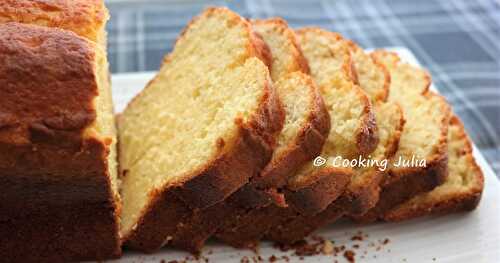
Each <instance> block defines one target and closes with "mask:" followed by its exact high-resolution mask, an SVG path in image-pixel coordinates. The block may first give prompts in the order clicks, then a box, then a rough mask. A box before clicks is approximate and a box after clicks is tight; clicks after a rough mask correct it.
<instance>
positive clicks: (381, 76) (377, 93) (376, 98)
mask: <svg viewBox="0 0 500 263" xmlns="http://www.w3.org/2000/svg"><path fill="white" fill-rule="evenodd" d="M345 41H346V42H347V44H348V45H349V49H350V50H351V54H352V60H353V65H354V68H355V69H356V72H357V76H358V81H359V86H360V87H361V88H362V89H363V90H364V91H365V92H366V94H367V95H368V97H369V98H370V100H371V102H372V103H373V104H376V103H378V102H386V101H387V98H388V97H389V87H390V83H391V81H390V74H389V72H388V70H387V69H386V68H385V66H384V65H382V64H381V63H380V62H378V61H377V60H375V59H373V58H372V57H371V56H370V54H369V53H367V52H365V51H364V50H363V49H362V48H361V47H360V46H358V44H356V43H355V42H354V41H352V40H345Z"/></svg>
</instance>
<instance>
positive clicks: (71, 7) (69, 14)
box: [0, 0, 109, 42]
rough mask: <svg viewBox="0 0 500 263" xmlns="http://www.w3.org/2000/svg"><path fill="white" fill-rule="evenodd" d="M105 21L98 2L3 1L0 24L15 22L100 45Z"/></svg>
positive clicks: (61, 0)
mask: <svg viewBox="0 0 500 263" xmlns="http://www.w3.org/2000/svg"><path fill="white" fill-rule="evenodd" d="M108 18H109V14H108V11H107V9H106V7H105V6H104V2H103V1H102V0H72V1H67V0H51V1H47V0H4V1H2V4H1V5H0V23H5V22H19V23H25V24H35V25H40V26H47V27H56V28H62V29H66V30H70V31H73V32H75V33H76V34H78V35H80V36H83V37H86V38H88V39H90V40H92V41H94V42H100V41H101V38H102V37H103V35H102V31H103V30H104V25H105V23H106V21H107V20H108Z"/></svg>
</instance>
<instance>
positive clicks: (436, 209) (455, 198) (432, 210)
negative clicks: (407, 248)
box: [383, 115, 484, 221]
mask: <svg viewBox="0 0 500 263" xmlns="http://www.w3.org/2000/svg"><path fill="white" fill-rule="evenodd" d="M451 126H455V127H458V133H459V134H458V138H457V140H462V141H464V144H465V147H463V148H462V149H460V155H461V156H465V157H466V158H467V161H468V163H467V165H469V166H470V167H471V169H472V170H473V171H474V176H475V177H476V178H477V185H474V187H471V189H470V190H469V191H467V192H457V193H454V194H452V195H449V196H447V197H446V198H443V199H441V200H434V201H433V202H430V203H423V204H420V205H412V206H411V207H410V209H393V210H390V211H388V212H387V213H385V214H384V216H383V219H384V220H385V221H402V220H408V219H411V218H416V217H420V216H425V215H431V214H449V213H454V212H460V211H471V210H474V209H475V208H476V207H477V205H478V204H479V201H480V200H481V195H482V191H483V187H484V176H483V173H482V171H481V169H480V168H479V166H478V165H477V163H476V161H475V160H474V157H473V155H472V144H471V142H470V138H469V136H467V133H466V132H465V129H464V126H463V124H462V122H461V121H460V119H459V118H458V117H457V116H456V115H453V116H452V118H451V120H450V127H451ZM449 172H450V173H452V172H453V171H451V170H450V171H449ZM450 176H451V175H450Z"/></svg>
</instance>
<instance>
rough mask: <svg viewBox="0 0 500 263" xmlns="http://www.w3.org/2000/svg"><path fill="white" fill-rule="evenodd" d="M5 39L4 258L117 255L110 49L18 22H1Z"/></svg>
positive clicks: (1, 137) (1, 90) (0, 85)
mask: <svg viewBox="0 0 500 263" xmlns="http://www.w3.org/2000/svg"><path fill="white" fill-rule="evenodd" d="M1 8H5V5H4V3H2V7H1ZM3 14H4V15H5V12H4V13H3ZM27 19H28V20H29V18H27ZM89 26H90V25H89ZM0 36H1V37H0V258H2V261H3V262H51V263H52V262H68V261H80V260H103V259H108V258H114V257H118V256H119V255H120V253H121V250H120V238H119V235H118V224H119V223H118V214H119V210H120V205H119V194H118V180H117V163H116V160H115V157H116V150H115V141H116V138H115V127H114V119H113V118H114V117H113V106H112V103H111V96H110V87H109V82H108V71H107V68H108V66H107V62H106V56H105V52H104V50H102V48H101V47H100V46H99V45H96V44H95V43H94V42H91V41H89V40H87V39H85V38H82V37H79V36H77V35H76V34H74V33H72V32H70V31H66V30H61V29H57V28H49V27H42V26H37V25H28V24H20V23H15V22H9V23H3V24H0ZM88 241H91V242H88Z"/></svg>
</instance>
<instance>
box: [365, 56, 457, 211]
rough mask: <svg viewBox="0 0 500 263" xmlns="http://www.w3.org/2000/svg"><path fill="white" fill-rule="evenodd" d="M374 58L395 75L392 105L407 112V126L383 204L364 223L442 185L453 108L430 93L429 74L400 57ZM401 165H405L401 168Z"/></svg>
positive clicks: (385, 182)
mask: <svg viewBox="0 0 500 263" xmlns="http://www.w3.org/2000/svg"><path fill="white" fill-rule="evenodd" d="M372 55H373V57H374V58H375V59H376V60H377V61H379V62H380V63H382V64H384V65H385V66H386V68H387V69H388V70H389V72H390V74H391V92H390V95H389V101H392V102H398V103H399V104H400V105H401V106H402V108H403V111H404V114H405V119H406V124H405V127H404V129H403V132H402V134H401V139H400V143H399V148H398V151H397V152H396V154H395V155H394V157H393V158H392V160H390V163H391V164H393V165H391V166H390V167H389V174H388V176H386V177H385V178H384V180H383V182H382V184H381V188H382V189H381V193H380V198H379V201H378V203H377V205H376V206H375V207H374V208H373V209H371V210H370V211H369V212H368V213H366V214H365V215H363V216H360V217H358V216H356V218H357V220H360V221H372V220H375V219H377V218H379V217H381V216H383V214H384V213H385V212H386V211H388V210H390V209H391V208H393V207H395V206H396V205H399V204H401V203H403V202H405V201H407V200H408V199H410V198H411V197H413V196H415V195H416V194H418V193H422V192H427V191H430V190H432V189H433V188H434V187H436V186H438V185H440V184H441V183H442V182H443V181H444V180H445V178H446V175H447V151H446V149H447V145H446V142H447V137H446V136H447V132H448V124H449V119H450V107H449V105H448V104H447V102H446V101H445V100H444V98H442V97H441V96H439V95H436V94H434V93H433V92H430V91H429V90H428V89H429V86H430V83H431V79H430V76H429V74H428V73H427V72H426V71H424V70H422V69H420V68H417V67H414V66H411V65H409V64H406V63H403V62H401V61H400V60H399V57H398V56H397V55H396V54H394V53H390V52H387V51H376V52H374V53H373V54H372ZM412 160H414V161H413V162H412ZM399 163H401V164H403V165H402V166H399V167H397V166H396V165H395V164H399ZM422 164H424V165H422Z"/></svg>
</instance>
